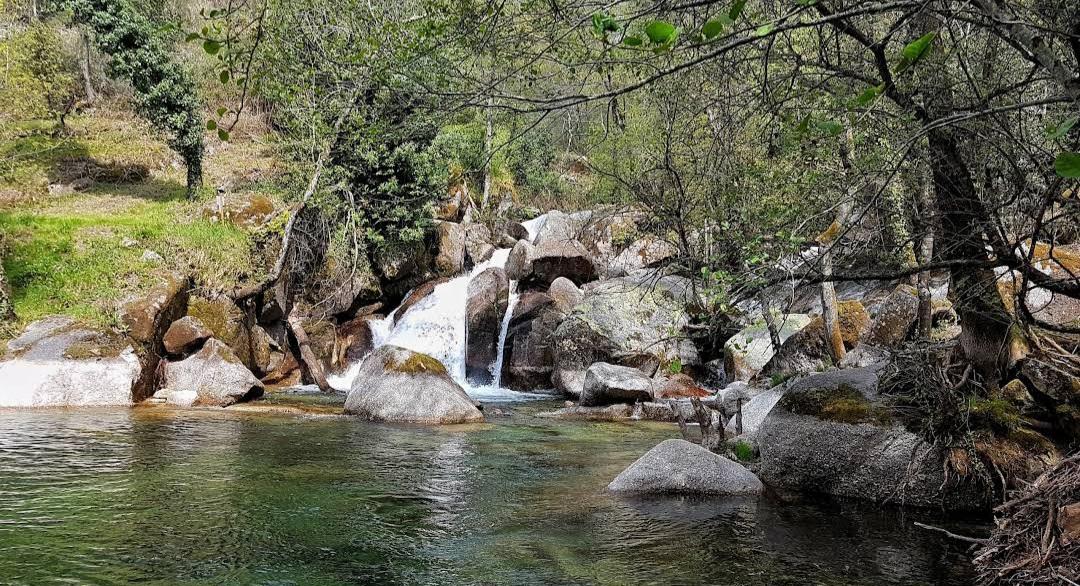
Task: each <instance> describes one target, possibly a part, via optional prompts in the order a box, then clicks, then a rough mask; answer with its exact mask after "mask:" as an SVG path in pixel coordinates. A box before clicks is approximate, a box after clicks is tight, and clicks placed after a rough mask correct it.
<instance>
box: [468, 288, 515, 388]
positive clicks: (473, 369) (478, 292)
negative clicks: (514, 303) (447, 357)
mask: <svg viewBox="0 0 1080 586" xmlns="http://www.w3.org/2000/svg"><path fill="white" fill-rule="evenodd" d="M509 294H510V283H509V281H508V280H507V278H506V272H505V271H503V270H502V269H500V268H498V267H491V268H489V269H487V270H484V271H483V272H481V273H480V274H479V275H476V276H475V277H473V278H472V280H471V281H469V287H468V291H467V293H466V303H465V375H466V377H467V378H468V379H469V382H471V383H472V384H477V385H486V384H489V383H491V381H492V379H493V376H492V373H491V367H492V365H494V364H495V361H496V358H497V357H498V346H499V334H500V333H501V330H502V321H503V316H505V315H506V306H507V303H508V299H509Z"/></svg>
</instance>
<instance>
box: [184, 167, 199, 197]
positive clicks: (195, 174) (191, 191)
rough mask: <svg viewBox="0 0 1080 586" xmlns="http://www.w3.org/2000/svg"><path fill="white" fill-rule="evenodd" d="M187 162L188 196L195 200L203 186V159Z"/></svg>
mask: <svg viewBox="0 0 1080 586" xmlns="http://www.w3.org/2000/svg"><path fill="white" fill-rule="evenodd" d="M185 162H186V163H187V198H188V199H189V200H194V199H195V197H196V196H197V195H198V194H199V188H200V187H202V183H203V173H202V161H201V160H188V161H185Z"/></svg>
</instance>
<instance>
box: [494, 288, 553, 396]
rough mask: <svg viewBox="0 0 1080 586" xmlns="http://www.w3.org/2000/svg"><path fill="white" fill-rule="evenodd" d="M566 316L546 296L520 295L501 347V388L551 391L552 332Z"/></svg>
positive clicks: (536, 293) (534, 293)
mask: <svg viewBox="0 0 1080 586" xmlns="http://www.w3.org/2000/svg"><path fill="white" fill-rule="evenodd" d="M564 317H565V314H564V313H563V312H562V311H560V310H559V308H558V307H557V304H556V302H555V300H554V299H552V297H551V296H550V295H548V294H547V293H540V292H538V291H526V292H525V293H522V294H521V297H520V298H519V299H518V303H517V305H516V306H515V307H514V312H513V315H511V317H510V323H509V324H508V327H507V331H506V341H505V343H504V346H503V364H502V367H503V370H502V384H503V385H504V386H506V387H508V388H511V389H514V390H518V391H535V390H540V389H549V388H551V372H552V368H553V367H554V365H555V347H554V336H555V330H556V329H558V327H559V324H560V323H562V320H563V318H564Z"/></svg>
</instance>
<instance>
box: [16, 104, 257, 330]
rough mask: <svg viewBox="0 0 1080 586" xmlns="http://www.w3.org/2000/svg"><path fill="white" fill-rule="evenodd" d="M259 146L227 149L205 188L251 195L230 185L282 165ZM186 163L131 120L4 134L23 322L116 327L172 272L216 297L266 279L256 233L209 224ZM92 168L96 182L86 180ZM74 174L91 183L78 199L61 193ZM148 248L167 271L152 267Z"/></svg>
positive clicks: (97, 118) (33, 125)
mask: <svg viewBox="0 0 1080 586" xmlns="http://www.w3.org/2000/svg"><path fill="white" fill-rule="evenodd" d="M259 149H260V147H259V145H256V144H255V143H253V142H249V143H246V144H236V145H234V144H229V145H223V146H219V147H218V148H217V150H216V153H215V154H214V155H212V156H210V157H209V158H208V160H207V166H206V168H207V185H208V187H207V188H206V189H205V191H212V190H213V188H212V187H211V186H213V185H217V184H220V182H226V183H229V184H231V185H233V187H234V189H238V192H239V191H240V190H242V189H245V188H246V189H251V188H252V187H251V186H249V185H244V186H242V187H239V188H237V185H236V182H235V181H231V180H229V179H228V178H230V177H233V176H243V175H247V174H250V173H251V172H252V170H253V169H262V170H265V169H268V168H270V167H271V166H272V165H273V163H274V161H273V159H272V158H271V157H270V156H268V155H266V154H265V153H264V152H263V151H260V150H259ZM263 150H265V149H263ZM175 158H176V157H175V156H174V155H173V154H172V152H171V151H170V150H169V149H168V147H167V146H166V145H165V144H164V143H163V142H162V141H161V140H160V137H157V136H156V135H155V134H154V133H152V132H151V131H150V130H149V129H148V128H147V127H146V125H145V123H143V122H141V121H140V120H138V119H136V118H133V117H131V116H130V115H125V114H123V113H119V114H117V113H109V112H101V113H98V114H96V115H94V116H80V117H75V118H73V119H72V120H71V121H70V125H69V131H68V133H67V134H65V135H63V136H59V135H56V134H55V133H53V132H52V126H51V123H46V122H41V121H25V122H18V123H10V124H7V125H4V126H2V127H0V259H2V262H3V267H4V271H5V273H6V276H7V281H8V283H9V285H10V287H11V294H12V295H11V297H12V304H13V305H14V308H15V312H16V314H17V315H18V321H19V322H20V323H19V324H18V325H21V324H25V323H27V322H30V321H33V320H35V319H39V318H41V317H44V316H47V315H53V314H65V315H70V316H73V317H75V318H77V319H79V320H80V321H83V322H85V323H88V324H92V325H100V326H109V325H116V324H117V321H118V310H119V308H120V306H121V305H122V303H123V302H124V301H125V300H126V299H127V298H129V297H132V296H134V295H138V294H140V293H143V292H145V291H146V290H148V289H149V288H150V287H152V286H153V285H154V284H155V283H157V282H158V281H159V278H160V277H159V276H160V274H161V273H162V272H164V271H177V272H180V273H182V274H186V275H192V276H193V277H194V278H195V281H196V284H197V285H199V286H201V287H203V288H206V289H212V290H227V289H229V288H231V287H233V286H234V285H236V284H237V283H239V282H242V281H246V280H248V279H252V278H258V275H257V274H252V273H256V272H258V270H257V269H254V268H253V265H254V264H257V263H255V262H253V260H252V251H251V248H252V246H251V238H250V234H249V233H248V232H246V231H244V230H242V229H239V228H235V227H233V226H230V225H222V224H217V223H212V222H210V221H208V220H205V219H203V217H202V205H201V204H200V203H199V202H189V201H187V200H186V199H185V189H184V185H183V178H184V171H183V168H182V167H179V166H177V165H174V164H173V161H174V160H175ZM86 166H89V167H90V168H91V169H92V171H91V173H90V174H89V175H90V177H89V181H88V180H87V179H86V177H87V176H88V174H87V173H86V172H85V171H80V169H85V168H86ZM72 168H74V169H75V170H74V171H72ZM263 174H264V175H265V173H263ZM72 177H76V178H80V180H81V181H82V182H83V185H81V186H80V189H79V190H78V191H72V190H71V189H70V188H65V189H62V190H60V191H59V192H57V191H55V190H54V192H53V193H50V189H49V186H50V184H59V185H68V184H70V183H69V182H71V181H72ZM259 191H260V192H263V191H262V190H261V189H260V190H259ZM145 250H152V251H154V252H156V253H158V254H159V255H161V256H162V257H163V258H164V262H161V263H154V262H146V261H143V260H142V256H143V253H144V251H145ZM0 337H2V335H0Z"/></svg>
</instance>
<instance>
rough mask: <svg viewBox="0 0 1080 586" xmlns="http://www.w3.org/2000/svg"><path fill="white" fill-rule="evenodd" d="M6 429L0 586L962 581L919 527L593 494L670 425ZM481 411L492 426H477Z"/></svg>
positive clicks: (66, 424)
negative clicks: (482, 422)
mask: <svg viewBox="0 0 1080 586" xmlns="http://www.w3.org/2000/svg"><path fill="white" fill-rule="evenodd" d="M552 407H553V404H552V403H551V402H541V403H532V404H517V405H513V406H511V407H509V409H512V410H513V411H514V413H513V415H512V416H494V417H490V419H491V423H489V424H484V425H476V426H468V427H457V428H443V429H425V428H416V427H392V426H382V425H373V424H368V423H363V422H359V421H355V420H349V419H325V418H324V419H303V418H296V417H289V416H268V415H252V414H241V413H229V412H227V411H220V410H218V411H201V410H187V411H184V410H172V409H167V408H137V409H103V410H87V409H83V410H69V411H65V410H44V411H3V412H0V583H2V584H35V585H36V584H123V583H142V584H275V585H280V584H305V585H307V584H312V585H320V584H425V585H427V584H430V585H449V584H514V585H530V584H604V585H606V584H611V585H633V584H711V585H718V584H719V585H725V584H733V585H734V584H792V585H795V584H798V585H802V584H837V585H839V584H867V585H870V584H965V583H968V582H969V579H970V574H969V568H968V566H967V565H966V562H964V561H963V560H964V554H963V551H962V550H960V549H957V548H956V547H955V546H954V545H953V544H952V543H947V542H945V541H943V540H942V539H940V538H938V537H937V536H936V535H933V534H928V533H926V532H925V531H921V530H918V529H914V528H912V526H911V522H912V521H913V520H917V519H919V520H921V519H923V517H920V516H918V515H912V514H909V515H907V516H903V515H901V514H899V513H896V512H890V511H881V510H877V509H868V508H865V507H855V506H852V505H836V504H830V505H824V504H810V503H802V504H790V503H788V504H782V503H780V502H778V501H776V500H774V499H770V498H765V499H760V500H753V499H751V500H747V499H682V498H654V499H626V498H619V497H614V496H611V495H608V494H606V493H605V492H604V491H603V488H604V486H605V485H606V484H607V482H609V481H610V480H611V479H612V478H613V477H614V476H615V475H616V474H618V472H619V471H621V470H622V469H623V467H625V466H626V465H627V464H629V463H630V462H632V461H633V460H634V459H635V458H636V457H638V456H639V455H641V454H642V453H644V452H645V451H646V450H647V449H648V448H650V447H652V446H653V445H655V444H656V443H657V442H658V441H660V440H662V439H666V438H668V437H673V436H675V435H676V434H677V431H676V430H675V429H674V427H673V426H665V425H658V424H645V423H635V424H602V423H572V422H559V421H552V420H548V419H542V418H537V417H535V413H536V412H537V411H538V410H541V409H551V408H552ZM490 412H491V410H490V408H489V413H490Z"/></svg>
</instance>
